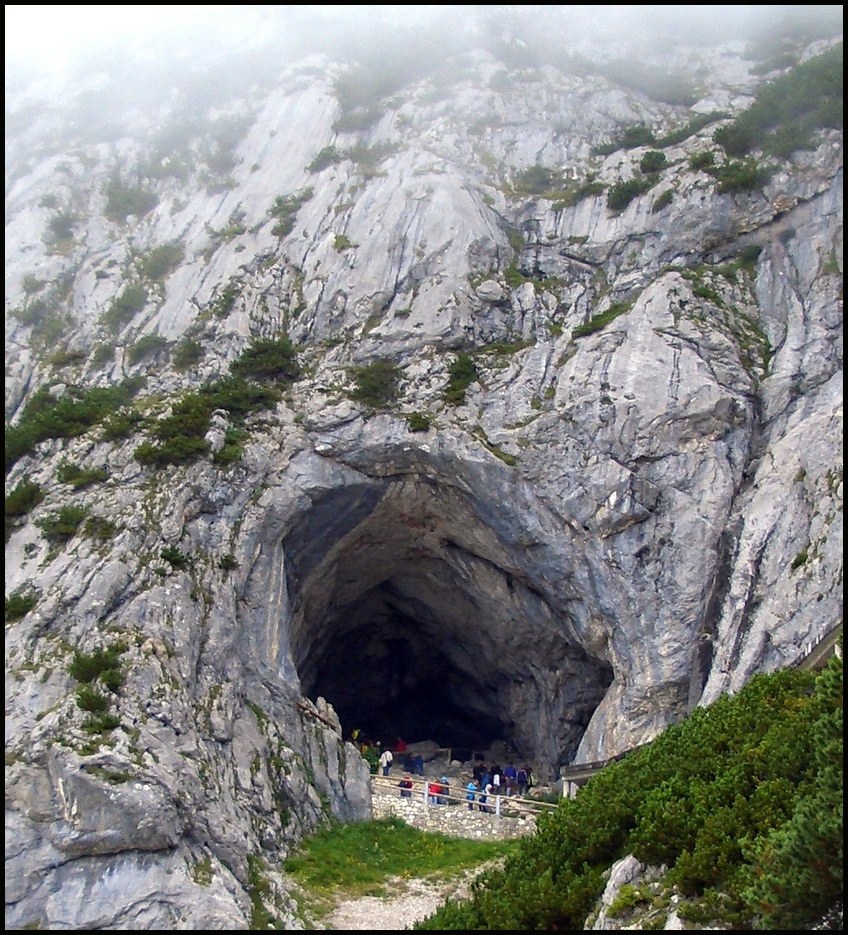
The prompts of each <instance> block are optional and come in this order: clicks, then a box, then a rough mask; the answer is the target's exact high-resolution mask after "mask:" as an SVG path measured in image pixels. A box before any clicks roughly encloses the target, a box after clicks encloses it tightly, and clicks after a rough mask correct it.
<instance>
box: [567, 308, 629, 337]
mask: <svg viewBox="0 0 848 935" xmlns="http://www.w3.org/2000/svg"><path fill="white" fill-rule="evenodd" d="M631 308H633V303H632V302H613V304H612V305H610V307H609V308H608V309H607V310H606V311H605V312H601V313H600V315H595V316H593V317H592V318H590V319H589V321H587V322H585V323H584V324H582V325H578V326H577V327H576V328H575V329H574V331H572V333H571V336H572V338H585V337H586V335H588V334H594V333H595V332H596V331H600V330H601V329H602V328H605V327H606V326H607V325H608V324H609V323H610V322H611V321H614V320H615V319H616V318H618V316H619V315H624V314H625V313H626V312H629V311H630V309H631Z"/></svg>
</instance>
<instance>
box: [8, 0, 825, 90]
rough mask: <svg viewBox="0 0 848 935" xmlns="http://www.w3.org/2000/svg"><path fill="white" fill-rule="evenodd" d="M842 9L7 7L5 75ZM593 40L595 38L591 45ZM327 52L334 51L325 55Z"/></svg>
mask: <svg viewBox="0 0 848 935" xmlns="http://www.w3.org/2000/svg"><path fill="white" fill-rule="evenodd" d="M841 16H842V7H841V6H807V7H802V6H794V5H741V6H725V5H721V6H711V5H701V6H693V5H687V6H655V5H642V6H627V5H612V6H594V5H576V6H561V5H558V6H549V5H527V6H516V5H492V6H472V5H454V6H447V5H438V4H437V5H421V6H401V5H364V6H352V5H317V6H305V5H292V4H288V5H244V6H239V5H235V4H223V5H212V6H210V5H183V4H173V5H106V6H96V5H93V4H85V5H71V6H60V5H24V4H7V5H6V7H5V17H6V22H5V25H6V70H7V76H8V74H9V72H10V71H15V70H17V69H23V70H25V71H30V72H31V71H43V70H47V71H50V72H54V73H55V72H61V71H64V70H65V69H67V68H69V67H76V66H78V65H79V64H81V63H84V62H85V59H86V56H88V55H90V54H92V53H93V52H95V53H96V52H101V51H103V50H105V49H107V48H112V49H118V50H120V49H124V50H127V51H131V52H133V53H134V54H139V53H142V54H143V52H144V50H153V51H155V50H156V49H163V48H164V49H167V50H168V52H169V53H171V54H177V55H179V50H180V48H181V47H183V48H184V49H186V50H188V49H192V48H193V49H205V50H206V52H207V53H209V54H213V53H214V51H215V50H216V49H221V50H223V49H224V48H228V47H229V48H234V47H242V48H243V47H245V46H250V45H254V44H260V43H262V42H264V41H267V40H269V39H271V38H273V40H274V41H275V42H276V43H278V44H279V43H280V42H281V41H282V42H284V43H286V44H287V45H290V46H291V47H292V48H293V49H295V48H298V47H301V48H304V49H307V50H310V49H312V50H319V51H330V52H333V51H336V50H337V49H338V48H339V47H345V46H346V47H347V48H346V49H345V51H347V52H348V53H350V52H355V47H356V45H357V44H361V45H363V46H366V45H368V44H370V43H373V42H375V41H379V37H380V34H381V33H383V32H385V33H386V34H390V33H391V32H392V30H397V29H400V30H406V31H409V29H410V28H412V29H416V28H420V29H421V34H422V41H423V42H433V41H435V42H436V43H438V42H439V37H440V36H441V37H442V38H443V40H444V42H445V44H446V45H450V44H451V40H452V39H455V37H456V36H457V34H462V33H466V34H468V33H473V32H474V31H475V26H474V24H475V22H484V23H486V26H487V28H489V29H497V28H498V26H499V24H500V25H502V28H503V29H504V31H509V32H511V33H513V34H515V35H517V37H518V38H522V36H521V35H520V33H521V32H522V31H524V32H525V35H524V36H523V38H524V39H525V40H527V41H533V40H536V41H540V42H541V41H544V40H546V39H547V40H548V41H551V40H552V39H555V38H561V39H563V40H567V41H568V42H569V44H572V45H574V44H576V43H579V41H580V39H581V33H584V34H585V35H586V37H587V38H595V39H598V40H607V41H615V40H616V39H619V38H621V39H624V38H628V37H630V38H632V37H633V36H634V35H645V36H649V35H652V34H653V35H657V36H663V35H676V36H678V37H681V38H685V39H688V40H689V41H706V42H717V41H726V40H728V39H734V38H739V37H742V36H748V35H749V34H751V33H752V32H753V31H757V32H760V31H762V30H763V29H764V28H766V27H768V25H769V24H774V25H778V24H780V23H781V22H786V21H788V20H796V21H805V20H806V21H807V22H814V21H815V20H816V19H817V18H818V19H827V20H828V21H830V22H833V21H836V20H838V21H839V22H841ZM560 17H561V19H560V22H561V24H562V29H563V30H564V32H563V35H562V36H561V37H552V36H549V35H547V36H546V35H545V30H544V28H543V29H541V30H539V31H538V32H536V31H534V28H533V27H534V22H535V23H537V24H546V23H548V22H551V21H554V20H555V18H560ZM590 34H591V36H590ZM322 46H326V49H325V48H322Z"/></svg>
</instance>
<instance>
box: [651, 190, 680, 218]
mask: <svg viewBox="0 0 848 935" xmlns="http://www.w3.org/2000/svg"><path fill="white" fill-rule="evenodd" d="M673 201H674V192H673V191H672V190H671V189H670V188H667V189H666V190H665V191H664V192H663V193H662V194H661V195H660V196H659V197H658V198H657V199H656V201H655V202H654V204H653V207H652V208H651V214H659V212H660V211H662V210H663V208H667V207H668V206H669V205H670V204H671V203H672V202H673Z"/></svg>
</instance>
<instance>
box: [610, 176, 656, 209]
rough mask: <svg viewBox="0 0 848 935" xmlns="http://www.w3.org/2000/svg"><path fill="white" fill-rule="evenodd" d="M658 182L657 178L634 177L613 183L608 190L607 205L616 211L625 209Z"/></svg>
mask: <svg viewBox="0 0 848 935" xmlns="http://www.w3.org/2000/svg"><path fill="white" fill-rule="evenodd" d="M655 184H656V179H655V178H653V177H652V178H632V179H627V180H625V181H623V182H616V184H615V185H611V186H610V188H609V191H608V192H607V207H608V208H609V209H610V211H615V212H616V213H618V212H621V211H623V210H624V209H625V208H626V207H627V206H628V205H629V204H630V202H631V201H633V199H634V198H638V197H639V195H642V194H644V193H645V192H646V191H648V190H649V189H650V188H651V187H652V186H653V185H655Z"/></svg>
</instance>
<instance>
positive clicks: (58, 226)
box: [47, 211, 79, 243]
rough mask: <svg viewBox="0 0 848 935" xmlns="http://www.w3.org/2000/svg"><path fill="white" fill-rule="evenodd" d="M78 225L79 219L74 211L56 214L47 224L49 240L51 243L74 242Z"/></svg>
mask: <svg viewBox="0 0 848 935" xmlns="http://www.w3.org/2000/svg"><path fill="white" fill-rule="evenodd" d="M78 224H79V217H77V215H76V214H74V213H73V212H72V211H61V212H60V213H59V214H54V215H53V217H52V218H50V220H49V221H48V223H47V232H48V239H49V240H50V241H51V243H56V242H58V241H62V240H72V239H73V236H74V231H75V230H76V228H77V225H78Z"/></svg>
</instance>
